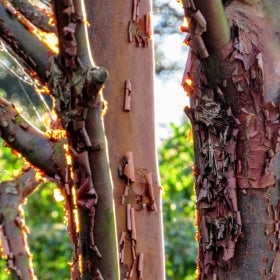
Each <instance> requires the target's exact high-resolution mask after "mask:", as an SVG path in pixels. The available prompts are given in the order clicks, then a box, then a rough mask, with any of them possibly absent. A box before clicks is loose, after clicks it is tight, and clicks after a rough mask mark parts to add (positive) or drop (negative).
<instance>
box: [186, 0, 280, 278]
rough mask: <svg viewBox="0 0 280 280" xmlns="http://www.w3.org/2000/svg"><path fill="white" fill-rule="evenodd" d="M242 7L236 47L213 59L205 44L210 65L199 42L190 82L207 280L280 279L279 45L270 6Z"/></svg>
mask: <svg viewBox="0 0 280 280" xmlns="http://www.w3.org/2000/svg"><path fill="white" fill-rule="evenodd" d="M187 2H188V1H187ZM196 2H197V1H195V3H196ZM241 2H242V1H240V2H239V1H233V2H232V3H230V5H229V7H228V8H227V9H226V13H227V17H228V21H229V24H230V26H231V38H232V40H231V41H230V42H229V43H228V44H226V45H225V46H220V49H219V48H217V49H216V50H217V52H212V51H211V50H213V45H215V42H214V41H212V39H211V37H210V36H204V44H205V48H206V49H207V50H208V45H209V56H208V57H202V56H201V55H200V52H199V49H198V48H197V46H196V44H195V43H193V42H192V40H191V42H190V45H191V48H192V50H191V53H190V54H189V61H188V63H187V67H186V70H185V75H184V79H183V86H184V88H185V90H186V91H187V92H188V94H189V95H190V98H191V100H192V108H186V110H185V111H186V112H187V113H188V115H189V117H190V119H191V121H192V124H193V129H194V133H195V154H196V156H195V158H196V159H195V162H196V165H195V176H196V192H197V208H198V224H199V245H200V247H199V258H198V266H199V272H200V274H199V279H225V278H228V279H253V278H261V277H262V278H264V279H276V278H275V277H277V275H278V270H277V266H278V265H279V258H278V255H279V253H278V245H279V244H278V235H279V227H278V221H279V213H278V212H279V190H278V188H275V186H276V178H277V177H278V176H277V170H278V169H279V167H278V163H277V162H278V160H279V128H280V125H279V101H278V99H279V95H278V93H277V91H278V90H277V89H278V84H277V82H276V80H277V77H278V76H277V75H278V74H277V68H276V67H275V65H273V63H272V62H273V61H276V62H277V63H278V61H279V54H278V51H276V49H277V48H276V46H277V45H276V44H277V43H278V41H277V39H276V38H275V36H274V34H273V32H274V31H275V29H274V28H275V25H273V24H271V22H270V21H269V20H267V18H266V15H265V13H264V11H265V10H267V8H268V7H267V6H269V4H266V3H265V4H259V6H257V5H256V3H251V4H252V5H246V4H244V3H241ZM185 4H186V3H185ZM274 4H275V3H274ZM266 5H267V6H266ZM200 7H201V8H202V7H203V3H201V6H200ZM208 12H209V11H208ZM208 14H209V13H205V21H206V31H205V32H206V34H207V30H208V29H207V24H208V18H207V17H208ZM217 20H218V19H217ZM210 22H212V21H211V19H209V24H210ZM191 25H193V26H194V27H195V21H192V22H191ZM193 26H191V27H190V30H191V31H192V30H193ZM212 28H213V27H212ZM210 33H211V32H210ZM193 36H194V35H193V34H192V32H191V37H193ZM217 36H218V35H217ZM268 42H269V43H268ZM214 50H215V48H214ZM240 213H241V215H240ZM241 217H242V235H241ZM240 236H242V237H243V238H240Z"/></svg>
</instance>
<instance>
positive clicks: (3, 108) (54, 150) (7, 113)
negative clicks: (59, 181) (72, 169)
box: [0, 98, 66, 178]
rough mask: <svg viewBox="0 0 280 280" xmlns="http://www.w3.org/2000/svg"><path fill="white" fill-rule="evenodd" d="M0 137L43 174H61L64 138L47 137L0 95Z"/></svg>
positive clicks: (62, 169) (63, 170)
mask: <svg viewBox="0 0 280 280" xmlns="http://www.w3.org/2000/svg"><path fill="white" fill-rule="evenodd" d="M0 131H1V137H2V138H3V139H4V140H5V141H6V143H7V144H8V145H9V146H10V147H11V148H12V149H14V150H16V151H17V152H19V153H20V154H21V155H22V156H23V157H25V158H26V159H27V160H28V162H30V163H31V164H32V165H34V166H35V167H36V168H39V169H40V170H41V171H42V172H44V173H45V174H46V175H47V176H50V177H51V178H54V177H55V175H56V174H57V175H59V177H61V178H64V176H65V167H66V163H65V151H64V148H63V145H64V144H65V139H60V140H55V139H52V138H49V137H47V136H46V135H45V134H44V133H42V132H41V131H39V130H38V129H37V128H35V127H34V126H33V125H32V124H30V123H29V122H28V121H27V120H25V119H24V117H23V116H21V115H20V114H19V113H18V112H17V110H16V109H15V107H14V106H13V105H12V104H11V103H9V102H7V101H6V100H5V99H3V98H0Z"/></svg>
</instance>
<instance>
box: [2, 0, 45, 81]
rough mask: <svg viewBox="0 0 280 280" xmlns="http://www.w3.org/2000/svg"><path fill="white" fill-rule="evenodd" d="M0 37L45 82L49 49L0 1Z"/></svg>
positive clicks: (27, 67) (30, 70)
mask: <svg viewBox="0 0 280 280" xmlns="http://www.w3.org/2000/svg"><path fill="white" fill-rule="evenodd" d="M0 38H1V39H2V40H3V41H4V42H5V43H6V44H7V46H8V47H9V48H11V49H12V50H13V51H14V52H15V54H16V55H17V56H18V57H19V58H20V59H21V60H22V61H23V63H24V66H25V67H26V69H28V70H29V72H31V73H33V75H34V73H36V74H37V76H38V78H39V80H40V81H41V82H42V83H45V82H46V70H47V65H48V57H49V54H50V50H49V49H48V48H47V46H45V45H44V44H43V43H42V42H41V41H40V40H38V39H37V38H36V37H35V36H34V35H33V34H32V33H31V32H30V31H29V30H27V29H26V28H25V27H24V26H23V25H22V24H21V23H20V22H19V21H18V20H17V19H16V18H15V17H13V16H12V15H11V14H10V13H9V12H8V11H7V9H6V8H5V6H4V4H3V3H2V1H0Z"/></svg>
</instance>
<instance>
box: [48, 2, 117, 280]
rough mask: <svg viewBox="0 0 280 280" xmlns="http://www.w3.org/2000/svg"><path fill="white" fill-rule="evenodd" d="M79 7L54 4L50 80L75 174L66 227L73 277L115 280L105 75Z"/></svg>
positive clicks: (68, 187) (68, 188)
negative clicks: (56, 49)
mask: <svg viewBox="0 0 280 280" xmlns="http://www.w3.org/2000/svg"><path fill="white" fill-rule="evenodd" d="M82 5H83V1H64V2H57V1H54V2H53V6H54V10H55V15H56V20H57V30H58V36H59V42H60V55H59V57H57V58H55V59H54V60H53V61H52V63H51V69H50V70H51V71H50V78H49V86H50V89H51V93H52V95H53V96H54V99H55V110H56V112H57V114H58V116H59V118H60V121H61V124H62V126H63V128H64V129H65V130H66V131H67V139H68V145H69V154H70V156H71V158H72V162H71V163H69V170H72V172H73V176H71V172H70V171H69V172H68V173H67V174H68V178H65V182H66V183H67V185H65V188H66V198H67V204H66V207H67V210H68V217H69V219H68V229H69V233H70V236H71V237H72V241H73V244H74V258H73V266H72V273H71V279H92V277H94V279H103V278H105V279H113V278H114V279H118V277H119V272H118V262H117V246H116V235H115V218H114V209H113V194H112V182H111V177H110V171H109V166H108V159H107V153H106V143H105V138H104V129H103V120H102V111H103V107H104V103H103V101H102V98H101V89H102V87H103V84H104V82H105V80H106V79H107V76H108V73H107V71H106V70H105V69H104V68H98V67H96V66H95V65H94V64H93V62H92V58H91V53H90V49H89V47H88V46H87V34H86V32H87V30H86V28H87V27H86V18H85V16H86V15H85V14H83V13H82V11H83V9H82ZM90 162H92V163H93V164H94V168H92V167H91V166H90ZM98 190H99V191H100V192H99V191H98ZM73 192H75V193H76V195H73ZM100 200H101V201H102V204H98V201H100ZM99 205H100V206H101V207H100V206H99ZM98 206H99V207H98ZM76 210H78V221H77V219H75V215H74V214H73V213H74V211H76ZM104 212H106V215H107V219H104ZM96 217H99V218H98V220H97V219H96ZM101 217H102V218H101ZM100 218H101V219H100Z"/></svg>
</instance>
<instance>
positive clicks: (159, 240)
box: [86, 1, 165, 280]
mask: <svg viewBox="0 0 280 280" xmlns="http://www.w3.org/2000/svg"><path fill="white" fill-rule="evenodd" d="M134 3H135V5H136V6H135V7H134V6H133V1H131V2H124V1H114V2H106V1H105V2H104V1H93V2H91V3H87V5H86V6H87V12H88V20H89V22H90V27H89V28H90V29H89V30H90V32H89V37H90V43H91V46H92V50H93V55H94V58H95V61H96V63H97V64H98V65H101V66H104V67H106V69H108V71H109V73H110V76H109V79H108V81H107V82H106V85H105V88H104V97H105V99H106V100H107V101H108V110H107V114H106V115H105V131H106V138H107V140H108V151H109V157H110V169H111V171H112V178H113V181H114V201H115V209H116V219H117V233H118V238H119V241H120V248H119V252H120V255H121V254H124V259H123V260H122V261H121V262H122V263H121V279H124V278H125V275H126V274H127V273H128V274H129V273H130V272H131V269H132V268H133V267H134V271H133V274H132V275H133V276H132V278H131V279H142V278H143V279H156V280H161V279H164V277H165V276H164V253H163V236H162V233H163V229H162V215H161V188H160V181H159V177H158V169H157V157H156V148H155V131H154V97H153V90H154V89H153V86H154V84H153V77H154V63H153V59H154V56H153V41H152V37H151V34H150V29H149V28H151V27H149V26H147V27H146V28H147V30H145V27H144V26H145V25H144V18H146V20H147V22H149V16H150V12H151V1H146V2H143V1H134ZM137 5H138V6H139V7H138V9H139V14H138V16H137V12H136V11H137ZM104 15H106V16H104ZM129 30H130V32H129ZM145 45H146V46H145ZM130 85H131V87H130ZM125 96H127V97H126V98H127V99H126V100H125ZM128 99H129V100H128ZM125 101H126V102H125ZM127 103H129V104H130V105H127V107H126V105H125V104H127ZM131 155H132V159H133V163H134V165H133V167H132V165H130V164H129V163H131ZM124 158H125V159H124ZM119 165H121V166H120V169H121V173H122V171H123V170H122V169H123V167H124V166H125V167H127V169H129V170H133V171H134V172H132V173H134V175H135V178H133V174H131V173H129V174H127V173H126V175H123V176H121V177H120V176H119V174H118V168H119ZM128 166H130V167H131V169H130V167H128ZM124 169H126V168H124ZM149 172H151V173H152V180H151V182H150V186H151V187H152V190H153V193H154V198H151V197H150V195H149V191H148V187H149V184H148V183H147V180H148V181H149V176H150V175H148V174H149ZM145 178H146V179H145ZM126 186H127V187H126ZM126 191H127V192H128V193H129V194H127V192H126ZM126 194H127V196H126ZM153 200H154V201H155V205H156V208H157V211H151V210H155V205H153ZM146 205H147V207H145V206H146ZM152 205H153V206H152ZM144 207H145V208H144ZM129 208H133V209H135V210H136V211H134V210H132V212H133V211H134V212H135V221H136V231H137V240H136V246H134V245H135V240H134V237H132V232H131V231H130V230H127V225H126V220H127V219H128V217H127V214H126V213H127V209H129ZM138 209H139V211H137V210H138ZM128 212H129V211H128ZM123 232H125V234H126V238H125V242H122V238H121V237H122V235H123V234H124V233H123ZM123 244H125V246H124V249H123ZM132 247H134V249H133V250H136V255H137V256H136V261H135V257H133V255H132V254H131V250H132ZM142 258H143V259H144V267H143V269H142V272H141V273H140V272H139V271H137V270H138V268H137V265H138V262H139V260H141V259H142ZM138 277H139V278H138ZM141 277H142V278H141Z"/></svg>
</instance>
